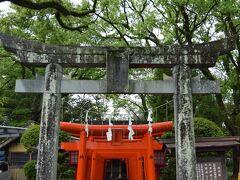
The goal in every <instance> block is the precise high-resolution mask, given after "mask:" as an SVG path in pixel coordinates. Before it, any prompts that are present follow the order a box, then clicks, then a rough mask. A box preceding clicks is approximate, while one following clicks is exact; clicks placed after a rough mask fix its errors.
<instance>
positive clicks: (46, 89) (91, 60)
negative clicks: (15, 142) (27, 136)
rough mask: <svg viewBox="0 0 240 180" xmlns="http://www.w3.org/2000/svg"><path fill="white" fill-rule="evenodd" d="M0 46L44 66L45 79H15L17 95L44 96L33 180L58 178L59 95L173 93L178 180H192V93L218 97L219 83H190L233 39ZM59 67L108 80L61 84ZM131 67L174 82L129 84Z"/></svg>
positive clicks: (0, 42)
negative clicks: (165, 72)
mask: <svg viewBox="0 0 240 180" xmlns="http://www.w3.org/2000/svg"><path fill="white" fill-rule="evenodd" d="M0 46H2V47H3V48H4V49H5V50H6V51H8V52H11V53H14V54H15V55H16V56H17V58H18V60H19V62H20V63H21V64H23V65H26V66H37V67H46V73H45V80H41V79H36V80H17V81H16V92H22V93H30V92H31V93H43V104H42V116H41V130H40V139H39V148H38V149H39V152H38V162H37V179H41V180H54V179H56V167H57V151H58V128H59V119H60V109H61V108H60V106H61V94H62V93H78V94H80V93H86V94H87V93H88V94H91V93H96V94H98V93H101V94H102V93H124V94H136V93H145V94H146V93H147V94H174V120H175V133H176V134H175V137H176V157H177V158H176V161H177V162H176V164H177V179H179V180H184V179H189V180H195V179H196V154H195V139H194V128H193V127H194V125H193V110H192V94H209V93H220V88H219V84H218V82H215V81H209V80H200V79H192V78H191V69H192V68H208V67H213V66H214V65H215V63H216V60H217V58H218V56H220V55H224V54H226V53H228V52H230V51H232V50H234V49H235V37H231V38H227V39H222V40H219V41H214V42H210V43H204V44H197V45H186V46H166V47H161V48H159V47H146V48H145V47H144V48H141V47H135V48H112V47H80V46H55V45H47V44H42V43H38V42H35V41H28V40H23V39H19V38H16V37H12V36H8V35H6V34H2V33H0ZM62 67H80V68H83V67H94V68H97V67H101V68H103V67H106V70H107V78H106V80H65V79H62V74H63V68H62ZM129 68H173V80H163V81H161V80H129V79H128V69H129Z"/></svg>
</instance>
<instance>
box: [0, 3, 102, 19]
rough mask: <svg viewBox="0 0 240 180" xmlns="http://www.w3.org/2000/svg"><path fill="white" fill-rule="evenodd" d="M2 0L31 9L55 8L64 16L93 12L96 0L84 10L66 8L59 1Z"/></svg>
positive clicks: (84, 14)
mask: <svg viewBox="0 0 240 180" xmlns="http://www.w3.org/2000/svg"><path fill="white" fill-rule="evenodd" d="M4 1H9V2H11V3H13V4H15V5H18V6H21V7H25V8H28V9H32V10H44V9H55V10H57V11H58V12H59V13H61V14H63V15H64V16H74V17H84V16H86V15H89V14H91V13H95V11H96V5H97V1H98V0H94V1H93V6H92V9H90V10H85V11H82V12H77V11H76V10H69V9H68V8H66V7H65V6H63V5H62V4H61V3H60V2H59V1H48V2H32V1H30V0H0V3H1V2H4Z"/></svg>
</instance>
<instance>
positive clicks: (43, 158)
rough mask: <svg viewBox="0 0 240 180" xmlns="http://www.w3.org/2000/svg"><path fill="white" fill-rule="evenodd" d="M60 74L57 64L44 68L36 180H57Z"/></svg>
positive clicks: (61, 70) (60, 70) (60, 69)
mask: <svg viewBox="0 0 240 180" xmlns="http://www.w3.org/2000/svg"><path fill="white" fill-rule="evenodd" d="M62 73H63V69H62V67H61V66H60V65H58V64H49V65H47V67H46V74H45V85H44V93H43V102H42V114H41V126H40V135H39V147H38V159H37V178H36V179H37V180H56V179H57V156H58V134H59V120H60V110H61V79H62Z"/></svg>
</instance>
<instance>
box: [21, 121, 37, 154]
mask: <svg viewBox="0 0 240 180" xmlns="http://www.w3.org/2000/svg"><path fill="white" fill-rule="evenodd" d="M39 128H40V126H39V125H33V126H31V127H30V128H28V129H26V131H25V132H24V133H23V135H22V137H21V140H20V142H21V143H22V144H23V146H24V147H25V148H26V149H27V151H28V152H32V151H33V149H34V148H36V147H37V145H38V139H39Z"/></svg>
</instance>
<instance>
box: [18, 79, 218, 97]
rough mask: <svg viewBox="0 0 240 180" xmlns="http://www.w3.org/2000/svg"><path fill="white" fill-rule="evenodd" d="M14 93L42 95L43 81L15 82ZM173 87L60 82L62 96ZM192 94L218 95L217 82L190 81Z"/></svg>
mask: <svg viewBox="0 0 240 180" xmlns="http://www.w3.org/2000/svg"><path fill="white" fill-rule="evenodd" d="M15 87H16V88H15V91H16V92H19V93H43V92H44V80H17V81H16V86H15ZM174 92H175V86H174V81H173V80H164V81H162V80H130V81H129V88H128V90H127V91H125V89H118V90H116V91H114V92H113V91H109V90H108V89H107V81H106V80H62V82H61V93H63V94H106V93H125V94H173V93H174ZM192 93H193V94H218V93H220V86H219V82H217V81H210V80H196V79H193V80H192Z"/></svg>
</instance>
